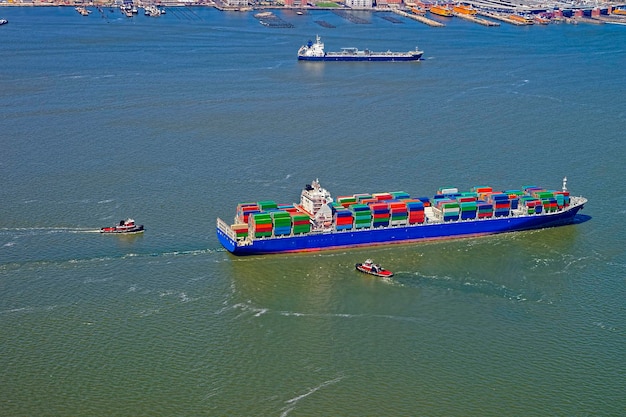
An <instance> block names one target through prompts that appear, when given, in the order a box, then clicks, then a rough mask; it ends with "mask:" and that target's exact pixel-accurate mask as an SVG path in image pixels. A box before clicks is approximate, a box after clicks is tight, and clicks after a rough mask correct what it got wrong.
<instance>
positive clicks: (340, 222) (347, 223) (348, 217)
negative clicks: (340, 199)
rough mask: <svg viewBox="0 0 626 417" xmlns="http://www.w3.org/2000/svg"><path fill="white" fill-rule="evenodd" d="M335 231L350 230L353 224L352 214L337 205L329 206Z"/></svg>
mask: <svg viewBox="0 0 626 417" xmlns="http://www.w3.org/2000/svg"><path fill="white" fill-rule="evenodd" d="M331 209H332V211H333V220H334V223H335V229H336V230H350V229H352V224H353V223H354V216H353V215H352V212H351V211H350V210H348V209H347V208H345V207H343V206H342V205H341V204H339V203H333V204H332V205H331Z"/></svg>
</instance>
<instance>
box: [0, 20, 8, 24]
mask: <svg viewBox="0 0 626 417" xmlns="http://www.w3.org/2000/svg"><path fill="white" fill-rule="evenodd" d="M7 23H9V21H8V20H6V19H0V25H6V24H7Z"/></svg>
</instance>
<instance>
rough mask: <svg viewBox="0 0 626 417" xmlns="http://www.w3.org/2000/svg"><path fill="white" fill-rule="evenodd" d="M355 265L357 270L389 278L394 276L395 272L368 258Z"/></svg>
mask: <svg viewBox="0 0 626 417" xmlns="http://www.w3.org/2000/svg"><path fill="white" fill-rule="evenodd" d="M355 266H356V269H357V271H361V272H364V273H366V274H370V275H375V276H377V277H383V278H389V277H392V276H393V272H391V271H389V270H387V269H385V268H383V267H382V266H380V265H379V264H375V263H374V262H373V261H372V260H371V259H367V260H366V261H365V262H363V263H358V264H356V265H355Z"/></svg>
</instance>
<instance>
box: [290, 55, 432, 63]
mask: <svg viewBox="0 0 626 417" xmlns="http://www.w3.org/2000/svg"><path fill="white" fill-rule="evenodd" d="M421 57H422V56H421V55H413V56H394V57H391V56H341V55H337V56H333V55H325V56H298V60H300V61H314V62H321V61H342V62H350V61H352V62H368V61H369V62H406V61H419V60H420V58H421Z"/></svg>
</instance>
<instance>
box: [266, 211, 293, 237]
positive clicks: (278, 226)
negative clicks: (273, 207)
mask: <svg viewBox="0 0 626 417" xmlns="http://www.w3.org/2000/svg"><path fill="white" fill-rule="evenodd" d="M271 214H272V220H273V221H274V236H287V235H290V234H291V214H289V212H287V211H282V210H281V211H273V212H271Z"/></svg>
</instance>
